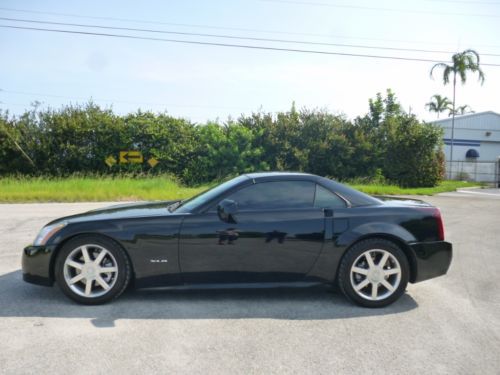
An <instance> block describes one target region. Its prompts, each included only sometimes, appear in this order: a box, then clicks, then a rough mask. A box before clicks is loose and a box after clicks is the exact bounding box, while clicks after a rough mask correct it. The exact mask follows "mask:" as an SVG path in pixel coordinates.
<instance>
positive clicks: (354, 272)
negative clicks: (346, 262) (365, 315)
mask: <svg viewBox="0 0 500 375" xmlns="http://www.w3.org/2000/svg"><path fill="white" fill-rule="evenodd" d="M350 279H351V285H352V287H353V289H354V291H355V292H356V294H358V295H359V296H360V297H362V298H364V299H367V300H370V301H379V300H383V299H385V298H387V297H389V296H391V295H392V294H393V293H394V292H395V291H396V290H397V288H398V286H399V284H400V282H401V265H400V264H399V262H398V260H397V259H396V257H395V256H394V255H392V254H391V253H390V252H388V251H386V250H382V249H371V250H367V251H365V252H364V253H362V254H361V255H360V256H359V257H357V258H356V260H355V261H354V263H353V265H352V267H351V271H350Z"/></svg>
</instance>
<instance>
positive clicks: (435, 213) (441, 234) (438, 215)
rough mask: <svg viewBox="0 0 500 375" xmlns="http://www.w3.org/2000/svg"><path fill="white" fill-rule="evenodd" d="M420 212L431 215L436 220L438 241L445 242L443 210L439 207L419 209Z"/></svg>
mask: <svg viewBox="0 0 500 375" xmlns="http://www.w3.org/2000/svg"><path fill="white" fill-rule="evenodd" d="M418 210H420V211H424V212H430V213H431V215H432V217H433V218H435V219H436V225H437V230H438V241H444V223H443V217H442V216H441V210H440V209H439V208H437V207H419V208H418Z"/></svg>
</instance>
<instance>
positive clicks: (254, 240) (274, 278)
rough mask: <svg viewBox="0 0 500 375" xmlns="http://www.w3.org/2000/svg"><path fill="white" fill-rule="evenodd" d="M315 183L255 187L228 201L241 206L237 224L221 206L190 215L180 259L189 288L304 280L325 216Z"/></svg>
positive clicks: (319, 241)
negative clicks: (318, 203)
mask: <svg viewBox="0 0 500 375" xmlns="http://www.w3.org/2000/svg"><path fill="white" fill-rule="evenodd" d="M315 191H316V185H315V183H314V182H311V181H301V180H297V181H293V180H292V181H271V182H261V183H255V184H252V185H250V186H246V187H243V188H241V189H240V190H238V191H236V192H234V193H232V194H230V195H229V196H226V197H223V198H225V199H228V200H231V201H234V202H236V204H237V207H238V211H237V213H236V214H235V215H233V216H234V220H230V221H223V220H221V218H220V217H219V215H218V213H217V210H216V206H217V205H216V204H214V207H212V208H211V209H208V210H207V212H204V213H201V214H195V215H192V216H187V217H186V218H185V220H184V222H183V224H182V228H181V234H180V242H179V259H180V268H181V272H182V275H183V279H184V282H185V283H227V282H233V283H236V282H239V283H248V282H289V281H299V280H301V279H303V278H304V276H305V275H306V274H307V273H308V271H309V270H310V269H311V267H312V266H313V264H314V262H315V260H316V258H317V257H318V255H319V253H320V252H321V249H322V246H323V243H324V235H325V213H324V210H323V209H322V208H321V207H315V206H314V196H315Z"/></svg>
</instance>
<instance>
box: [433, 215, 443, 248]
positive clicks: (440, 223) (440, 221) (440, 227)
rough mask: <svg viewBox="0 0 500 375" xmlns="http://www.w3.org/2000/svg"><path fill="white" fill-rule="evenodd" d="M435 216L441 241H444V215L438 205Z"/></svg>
mask: <svg viewBox="0 0 500 375" xmlns="http://www.w3.org/2000/svg"><path fill="white" fill-rule="evenodd" d="M433 216H434V217H435V218H436V221H437V226H438V238H439V241H444V223H443V217H442V216H441V210H440V209H439V208H437V207H436V209H435V211H434V214H433Z"/></svg>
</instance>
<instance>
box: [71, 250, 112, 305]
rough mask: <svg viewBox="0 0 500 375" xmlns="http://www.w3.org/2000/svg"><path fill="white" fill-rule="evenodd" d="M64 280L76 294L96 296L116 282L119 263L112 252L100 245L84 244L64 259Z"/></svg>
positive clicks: (89, 296) (106, 290)
mask: <svg viewBox="0 0 500 375" xmlns="http://www.w3.org/2000/svg"><path fill="white" fill-rule="evenodd" d="M63 273H64V281H65V282H66V284H67V285H68V287H69V288H70V289H71V290H72V291H73V292H75V293H76V294H78V295H80V296H82V297H86V298H96V297H100V296H102V295H104V294H106V293H107V292H108V291H109V290H110V289H111V288H113V286H114V285H115V283H116V279H117V276H118V264H117V262H116V259H115V257H114V256H113V254H111V252H109V251H108V250H106V249H105V248H104V247H102V246H99V245H82V246H79V247H77V248H76V249H74V250H73V251H71V253H70V254H69V255H68V256H67V258H66V260H65V261H64V268H63Z"/></svg>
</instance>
